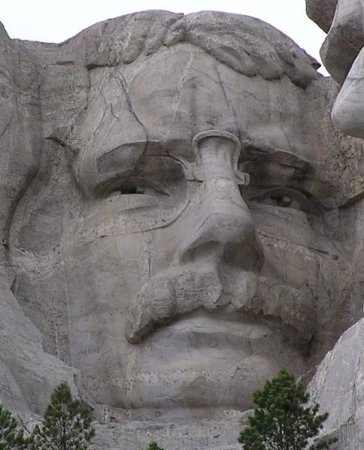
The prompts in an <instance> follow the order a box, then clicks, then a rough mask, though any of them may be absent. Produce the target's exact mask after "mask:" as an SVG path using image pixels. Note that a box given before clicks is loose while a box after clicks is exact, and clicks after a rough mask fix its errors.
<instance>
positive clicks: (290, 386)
mask: <svg viewBox="0 0 364 450" xmlns="http://www.w3.org/2000/svg"><path fill="white" fill-rule="evenodd" d="M253 399H254V403H255V404H256V405H257V408H256V409H255V410H254V413H253V414H252V415H251V416H250V417H249V426H248V427H247V428H245V429H244V430H243V431H242V432H241V433H240V436H239V442H240V443H241V444H244V450H304V449H308V450H314V449H315V450H318V449H327V448H329V446H330V444H331V443H332V442H334V440H333V439H331V440H326V441H322V440H321V441H317V442H315V443H313V444H311V445H310V446H308V445H309V444H308V441H309V439H311V438H314V437H315V436H317V434H318V433H319V431H320V429H321V428H322V427H323V422H324V421H325V420H326V419H327V417H328V414H327V413H324V414H319V405H318V403H315V404H314V405H307V402H308V401H309V394H308V393H307V392H306V390H305V387H304V385H303V383H301V382H297V381H296V380H295V377H294V376H293V375H291V374H290V373H288V372H287V371H286V370H285V369H282V370H280V371H279V373H278V375H277V376H276V377H274V378H272V379H271V380H270V381H267V382H266V383H265V385H264V387H263V389H262V390H258V391H256V392H254V394H253Z"/></svg>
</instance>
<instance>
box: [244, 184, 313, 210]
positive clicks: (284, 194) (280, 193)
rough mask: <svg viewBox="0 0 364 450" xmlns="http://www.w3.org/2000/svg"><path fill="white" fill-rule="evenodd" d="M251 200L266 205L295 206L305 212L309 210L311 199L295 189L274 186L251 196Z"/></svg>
mask: <svg viewBox="0 0 364 450" xmlns="http://www.w3.org/2000/svg"><path fill="white" fill-rule="evenodd" d="M250 200H251V201H255V202H259V203H262V204H265V205H271V206H278V207H280V208H293V209H298V210H300V211H303V212H309V201H308V199H307V197H306V196H305V195H303V194H302V193H301V192H298V191H296V190H294V189H289V188H274V189H269V190H267V191H265V192H264V193H263V194H259V195H256V196H253V197H250Z"/></svg>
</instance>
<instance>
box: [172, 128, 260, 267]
mask: <svg viewBox="0 0 364 450" xmlns="http://www.w3.org/2000/svg"><path fill="white" fill-rule="evenodd" d="M193 144H194V149H195V152H196V162H195V165H194V168H193V174H194V177H195V179H197V180H199V181H200V182H201V186H200V189H199V190H198V192H197V194H196V197H195V199H194V202H193V204H192V206H191V207H190V208H189V209H188V210H187V211H186V213H185V218H184V220H182V221H181V223H182V224H183V226H184V232H185V233H188V234H186V235H185V238H184V239H183V243H182V245H181V246H180V248H179V257H180V259H182V260H190V259H196V258H197V259H198V255H201V254H205V255H206V254H210V253H211V252H213V254H214V255H216V256H219V257H225V258H226V260H227V262H229V263H234V262H238V264H243V265H244V267H245V268H247V269H251V268H252V267H253V266H254V267H255V266H256V265H257V264H258V265H259V264H260V262H261V261H262V257H263V253H262V250H261V245H260V242H259V241H258V239H257V237H256V233H255V227H254V223H253V219H252V217H251V214H250V211H249V209H248V207H247V205H246V204H245V202H244V200H243V199H242V197H241V194H240V190H239V184H247V183H248V175H247V174H243V173H240V172H238V170H237V163H238V158H239V154H240V143H239V141H238V139H237V138H236V137H235V136H234V135H231V134H230V133H227V132H220V131H215V130H212V131H211V132H204V133H200V134H199V135H197V136H196V137H195V139H194V141H193Z"/></svg>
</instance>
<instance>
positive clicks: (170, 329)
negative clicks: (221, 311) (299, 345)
mask: <svg viewBox="0 0 364 450" xmlns="http://www.w3.org/2000/svg"><path fill="white" fill-rule="evenodd" d="M271 333H272V331H271V330H270V329H269V328H268V327H267V326H265V325H262V324H258V323H249V322H246V321H237V320H234V321H233V320H226V319H220V318H215V317H212V316H209V315H208V314H201V315H198V316H192V317H185V318H183V319H180V320H178V321H177V322H175V323H173V324H171V325H168V326H166V327H164V328H161V329H159V330H156V331H155V332H154V333H153V334H152V335H151V336H149V338H147V339H146V342H145V349H147V348H151V349H153V351H152V353H153V357H156V356H159V355H161V357H162V358H163V359H165V360H174V359H176V358H181V354H182V355H185V356H184V358H185V359H193V356H197V355H198V354H199V353H200V352H202V351H203V352H204V355H205V356H207V355H208V354H209V353H210V354H214V353H218V352H221V350H224V351H230V352H233V353H237V356H238V358H241V357H244V356H249V355H251V354H252V347H253V346H254V343H258V342H259V341H261V340H264V339H265V338H267V336H269V335H271ZM147 353H149V352H148V351H147ZM194 354H195V355H194ZM222 357H224V355H222Z"/></svg>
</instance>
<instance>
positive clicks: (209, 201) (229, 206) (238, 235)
mask: <svg viewBox="0 0 364 450" xmlns="http://www.w3.org/2000/svg"><path fill="white" fill-rule="evenodd" d="M56 61H58V59H56ZM57 64H58V63H57ZM58 66H59V67H60V68H61V69H59V68H58ZM58 66H57V67H56V68H55V69H54V70H56V69H57V70H62V71H67V70H69V65H68V64H64V65H58ZM52 70H53V69H52ZM62 74H63V72H62ZM67 76H68V72H67ZM88 76H89V86H90V87H89V90H88V91H87V107H86V108H85V109H84V110H83V111H82V112H81V113H80V114H79V116H78V117H77V118H76V120H75V122H74V124H73V126H72V131H71V132H69V130H68V132H69V135H68V137H67V142H63V146H64V150H63V149H62V147H61V146H60V145H59V144H55V143H54V142H52V141H49V140H48V141H46V142H45V144H44V149H43V151H44V156H43V159H42V165H41V167H40V170H39V173H38V177H37V179H36V181H35V182H34V183H33V184H32V185H31V188H30V189H28V191H27V192H26V194H25V195H24V197H23V198H22V200H21V203H20V204H19V206H18V208H17V212H16V214H15V216H14V219H13V222H12V232H11V245H10V248H11V258H12V262H13V264H14V266H16V267H18V268H19V270H18V273H19V275H18V277H17V280H16V282H14V283H13V291H14V293H15V295H16V296H17V298H18V299H19V301H20V303H21V305H22V306H23V308H24V309H25V310H26V312H27V313H28V314H29V316H30V317H31V319H32V320H33V321H34V322H35V323H36V324H37V326H38V328H39V329H40V330H42V332H43V336H44V348H45V350H46V351H48V352H50V353H52V354H55V355H57V356H58V357H59V358H61V359H62V360H63V361H65V362H66V363H67V364H69V365H71V366H73V367H76V368H78V369H80V373H81V376H82V384H83V387H84V388H85V389H86V390H87V392H88V393H89V394H90V395H91V396H92V397H93V398H94V399H95V400H96V401H97V402H99V403H104V404H107V405H111V406H115V407H125V408H136V409H144V408H147V409H148V408H153V409H156V408H161V409H163V410H166V409H167V410H168V409H169V410H170V409H180V408H182V409H183V408H188V410H189V411H190V412H189V414H190V413H191V408H193V407H194V408H197V409H196V411H201V409H203V410H204V411H205V412H204V413H207V412H209V411H211V412H212V413H215V412H216V411H217V410H219V408H222V409H226V408H238V409H244V408H249V407H250V406H251V393H252V391H254V390H256V389H257V388H259V387H260V386H261V385H262V383H263V382H264V381H265V380H266V378H268V377H271V376H273V375H274V374H275V373H276V372H277V370H278V369H279V368H281V367H282V366H285V367H287V368H289V369H290V370H292V371H294V372H296V373H299V374H302V373H305V372H306V371H307V370H309V369H310V368H311V367H312V366H313V365H314V364H315V362H316V361H317V358H319V357H320V356H322V353H323V351H325V350H326V349H327V347H328V345H329V344H331V343H332V336H335V337H336V336H337V330H335V329H334V327H333V318H334V317H338V316H339V311H340V309H339V308H340V286H341V285H345V283H343V278H344V277H345V273H346V272H345V270H342V266H340V265H339V264H340V263H341V259H339V260H338V253H339V252H340V250H339V246H340V242H339V241H338V240H336V242H335V247H334V245H333V244H332V243H331V242H330V240H329V237H330V233H332V232H333V228H334V225H333V224H334V222H335V220H334V217H333V215H332V212H331V209H332V206H333V201H334V196H335V188H334V186H332V185H330V184H328V182H327V180H332V179H333V176H332V173H331V172H330V171H331V170H332V168H331V166H330V164H329V161H330V160H329V159H328V152H327V151H326V150H327V149H328V148H329V150H330V151H331V142H332V141H330V139H331V138H330V137H329V135H330V133H331V130H329V129H328V128H327V127H326V126H324V125H323V124H324V121H323V115H324V113H325V108H326V104H325V98H324V96H323V95H322V91H321V89H322V87H323V85H321V84H320V83H321V81H320V80H317V84H315V83H316V82H314V83H312V84H311V85H310V86H309V87H306V88H305V89H304V88H303V87H300V86H298V85H296V84H294V83H293V82H292V81H291V79H290V78H289V77H288V76H286V75H282V76H281V78H278V77H277V78H275V79H273V80H271V81H267V80H265V79H263V78H262V77H261V76H259V75H255V76H245V75H242V74H240V73H238V72H236V71H234V70H233V69H231V68H229V67H228V66H227V65H224V64H222V63H220V62H218V61H217V60H216V59H215V58H214V57H213V56H211V55H209V54H207V53H205V52H204V51H203V50H201V49H199V48H197V47H195V46H193V45H190V44H177V45H175V46H172V47H163V48H162V49H160V50H159V51H158V52H156V54H154V55H153V56H150V57H148V58H144V59H141V60H136V61H135V62H133V63H131V64H128V65H119V66H116V67H97V68H93V69H92V70H90V71H89V73H88V74H87V77H88ZM62 77H63V75H62ZM87 77H84V78H82V80H81V81H82V83H84V84H86V82H85V81H84V80H87V82H88V78H87ZM63 78H64V77H63ZM63 78H62V79H63ZM66 80H71V81H67V86H68V84H70V85H71V84H72V78H71V76H69V78H66ZM76 81H77V82H78V83H79V84H77V83H75V85H76V86H77V93H78V92H79V91H80V98H86V95H84V92H85V91H82V89H81V88H79V87H78V86H79V85H81V84H82V83H81V81H80V79H79V78H78V79H77V80H76ZM81 87H82V86H81ZM42 89H43V91H44V94H43V96H44V98H45V100H44V103H43V114H44V117H46V116H47V115H46V113H45V112H47V111H54V109H55V108H54V105H53V109H51V108H52V103H51V102H52V101H53V97H52V96H53V92H55V88H54V87H53V85H52V83H49V85H48V84H47V85H46V86H45V87H44V84H43V88H42ZM46 89H48V90H46ZM66 98H67V99H68V97H66ZM56 100H57V102H58V103H57V105H59V104H62V103H61V102H62V101H63V99H62V91H61V90H59V96H58V97H57V98H56ZM46 102H48V103H46ZM44 104H46V105H48V106H44ZM65 104H67V107H68V108H70V109H71V108H74V104H73V103H71V102H69V103H65ZM44 111H45V112H44ZM65 111H67V109H66V107H65V108H64V109H62V111H60V114H61V113H62V114H64V113H65ZM60 122H61V124H62V121H61V120H60ZM56 140H57V142H58V138H57V139H56ZM59 140H60V139H59ZM66 154H67V155H68V157H69V159H67V158H66V156H64V155H66ZM62 155H63V156H62ZM69 155H73V156H72V157H71V156H69ZM70 161H71V163H69V162H70ZM335 323H337V322H335ZM330 336H331V337H330ZM328 342H329V344H328Z"/></svg>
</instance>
